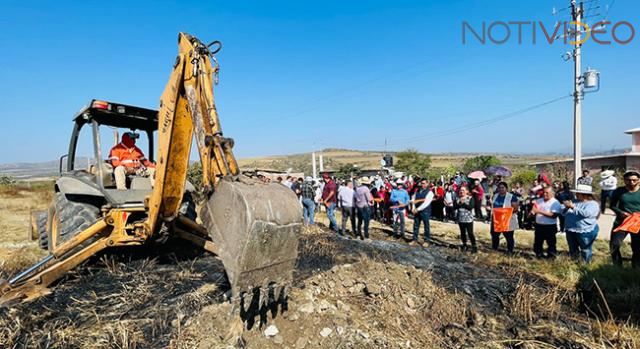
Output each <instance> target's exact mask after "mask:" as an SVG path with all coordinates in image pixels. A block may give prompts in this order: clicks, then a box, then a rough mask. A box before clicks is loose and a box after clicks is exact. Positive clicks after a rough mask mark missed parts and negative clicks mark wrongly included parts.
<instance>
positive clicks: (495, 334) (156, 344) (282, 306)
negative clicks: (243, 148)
mask: <svg viewBox="0 0 640 349" xmlns="http://www.w3.org/2000/svg"><path fill="white" fill-rule="evenodd" d="M14 194H15V193H10V195H9V194H7V193H1V192H0V199H5V200H0V202H3V204H4V205H5V206H4V207H3V210H2V211H0V212H3V215H2V216H0V218H2V220H1V221H0V228H2V229H3V230H2V231H0V233H1V234H5V231H9V232H11V234H12V236H8V234H5V235H3V237H2V239H3V240H0V244H2V245H0V246H2V248H3V249H4V250H1V251H0V252H2V255H0V259H1V261H2V262H1V263H0V274H1V275H2V276H3V277H4V276H6V275H8V274H12V273H14V272H15V271H16V270H18V269H19V268H21V267H24V266H28V264H29V263H31V262H32V260H36V259H37V258H39V257H41V255H42V253H41V252H38V250H37V248H35V243H33V242H27V241H26V237H27V234H26V229H27V222H28V219H27V218H26V217H27V216H28V211H29V210H30V209H32V208H34V207H32V205H34V206H35V208H42V207H46V204H44V203H46V201H47V198H46V195H47V194H46V193H42V192H38V191H35V192H33V191H26V192H25V193H23V194H20V195H22V196H24V197H14ZM7 195H9V196H7ZM9 198H10V200H8V199H9ZM22 200H24V201H22ZM322 221H323V220H322V218H321V219H320V222H321V223H322ZM20 226H21V227H22V229H19V227H20ZM483 229H484V227H482V225H480V224H478V230H479V231H478V236H479V237H480V251H479V253H477V254H470V253H467V252H462V251H460V250H459V248H458V241H457V235H456V228H455V226H454V225H452V224H444V223H439V222H434V223H433V230H434V236H435V238H436V242H435V243H434V244H432V245H430V246H428V247H426V248H425V247H421V246H410V245H408V244H407V242H406V241H403V240H395V239H392V238H390V237H389V235H388V234H389V232H388V230H387V229H386V228H385V227H383V226H380V225H375V227H374V229H373V232H372V237H373V239H372V240H371V241H360V240H355V239H348V238H341V237H337V236H336V235H335V234H333V233H330V232H328V231H327V230H326V229H325V228H323V226H322V225H321V226H320V227H314V228H310V229H306V230H305V232H304V233H303V235H302V236H301V241H300V247H299V259H298V263H297V266H296V270H295V280H294V283H293V285H291V287H290V288H289V290H288V293H287V295H288V297H287V300H286V301H285V302H279V303H276V302H273V303H272V304H271V306H270V307H269V308H265V309H260V310H259V311H258V312H257V313H255V314H251V315H246V314H243V315H244V319H245V320H246V321H242V320H240V318H241V317H240V313H241V306H239V304H240V302H239V300H235V299H233V300H229V299H227V296H228V294H229V293H228V291H229V285H228V282H227V279H226V276H225V273H224V268H223V266H222V264H221V263H220V262H219V261H218V260H217V259H216V258H215V257H213V256H211V255H205V254H201V255H197V256H194V255H193V254H188V255H186V254H181V253H175V252H174V251H172V250H167V251H160V252H158V251H153V252H150V251H123V252H124V253H119V254H117V255H116V254H105V255H102V256H98V257H96V258H94V259H93V260H91V261H90V262H89V263H87V264H85V265H84V266H83V267H81V268H78V269H77V270H76V271H74V272H72V273H70V274H69V275H68V276H67V277H65V278H64V279H63V280H61V282H60V283H59V284H58V285H57V286H56V288H55V290H54V292H53V293H52V294H50V295H48V296H45V297H43V298H40V299H38V300H36V301H34V302H32V303H28V304H20V305H17V306H13V307H10V308H2V309H0V348H164V347H168V348H229V347H246V348H296V349H299V348H640V331H639V330H638V328H637V326H636V325H635V324H636V323H638V322H637V320H636V318H634V317H633V316H634V315H633V313H631V314H626V313H624V314H623V313H622V312H618V310H617V309H616V308H615V307H614V306H613V304H612V306H611V307H609V306H607V305H606V303H605V302H595V303H589V305H592V306H591V307H588V306H586V305H585V296H584V294H583V293H581V292H579V291H578V289H577V285H580V283H581V282H583V281H582V279H583V278H584V275H585V274H584V273H583V271H582V269H581V267H580V266H577V265H576V264H575V263H572V262H570V261H566V260H564V259H562V258H561V259H560V260H558V261H555V262H550V261H539V260H535V259H533V258H532V257H531V256H530V253H529V252H528V249H529V247H530V245H529V244H530V236H529V235H530V234H529V233H526V232H522V233H520V235H519V239H518V244H519V246H520V249H519V252H518V254H517V255H516V256H512V257H507V256H505V255H504V254H503V253H500V252H497V253H496V252H493V251H490V250H489V249H488V239H487V236H486V235H488V234H486V232H484V230H483ZM12 244H15V245H12ZM563 248H564V246H563V245H562V244H561V246H560V249H561V250H562V249H563ZM596 251H597V258H604V257H603V256H604V255H605V250H604V245H599V246H597V247H596ZM19 256H24V257H23V258H22V257H20V258H19ZM25 263H26V264H25ZM594 268H596V267H594ZM607 272H608V271H607ZM629 277H636V275H635V274H631V276H629ZM637 280H638V279H637V278H636V279H635V282H636V283H637ZM625 282H628V281H625ZM603 288H604V286H603ZM628 292H629V293H627V294H623V295H622V297H625V298H626V299H627V300H630V299H635V298H633V297H634V296H632V295H633V294H636V293H638V289H637V288H636V289H629V290H628ZM604 293H605V294H607V297H608V296H609V294H608V290H607V289H605V291H604ZM635 297H637V296H635ZM597 300H601V299H600V298H597ZM593 304H595V305H593ZM610 308H611V309H610Z"/></svg>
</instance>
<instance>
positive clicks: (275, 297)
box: [273, 285, 284, 302]
mask: <svg viewBox="0 0 640 349" xmlns="http://www.w3.org/2000/svg"><path fill="white" fill-rule="evenodd" d="M283 287H284V286H278V285H275V286H274V287H273V300H274V301H275V302H279V301H280V294H281V293H282V288H283Z"/></svg>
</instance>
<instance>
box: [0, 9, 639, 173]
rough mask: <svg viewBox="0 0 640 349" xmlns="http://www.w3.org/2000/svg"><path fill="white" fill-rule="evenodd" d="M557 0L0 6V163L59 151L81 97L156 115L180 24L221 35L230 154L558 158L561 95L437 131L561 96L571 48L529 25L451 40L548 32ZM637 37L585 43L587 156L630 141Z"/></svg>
mask: <svg viewBox="0 0 640 349" xmlns="http://www.w3.org/2000/svg"><path fill="white" fill-rule="evenodd" d="M611 1H612V0H600V2H601V5H602V6H603V7H604V6H605V5H607V4H609V3H611ZM568 2H569V1H568V0H553V1H550V0H540V1H538V0H536V1H519V2H516V3H514V2H513V1H507V0H493V1H486V0H485V1H482V0H467V1H461V0H460V1H403V0H398V1H378V0H372V1H331V0H329V1H264V0H263V1H250V0H243V1H172V2H169V1H109V2H105V1H82V2H80V1H26V0H25V1H3V2H2V4H1V5H0V10H1V11H2V13H3V14H4V15H3V16H2V17H1V18H0V33H2V34H0V48H1V49H2V55H0V95H2V100H1V101H2V103H0V121H2V125H3V126H2V129H3V131H4V132H3V136H2V137H0V148H1V149H5V151H3V152H1V153H0V163H7V162H16V161H44V160H52V159H56V158H57V157H58V156H60V155H61V154H63V153H65V152H66V149H67V144H68V138H69V134H70V131H71V127H72V124H71V122H70V119H71V117H72V115H73V114H74V113H75V112H76V111H77V110H78V109H79V108H80V107H81V106H83V105H84V104H86V103H87V102H88V101H89V100H90V99H91V98H101V99H106V100H111V101H117V102H122V103H126V104H134V105H140V106H144V107H151V108H156V107H157V104H158V100H159V96H160V94H161V92H162V90H163V88H164V85H165V83H166V81H167V78H168V76H169V73H170V70H171V66H172V63H173V61H174V58H175V54H176V52H177V45H176V38H177V33H178V32H179V31H185V32H189V33H191V34H193V35H196V36H198V37H199V38H201V39H202V40H203V41H212V40H221V41H222V42H223V49H222V51H221V52H220V53H219V54H218V59H219V61H220V63H221V76H220V79H221V81H220V85H218V87H217V88H216V102H217V106H218V108H219V111H220V116H221V120H222V126H223V129H224V131H225V135H227V136H231V137H233V138H235V140H236V154H237V156H239V157H249V156H260V155H269V154H286V153H298V152H303V151H310V150H312V149H320V148H326V147H341V148H357V149H382V148H383V147H384V140H385V138H387V139H388V144H389V149H393V150H400V149H404V148H407V147H413V148H417V149H419V150H422V151H426V152H529V153H531V152H547V151H567V152H568V151H570V150H571V144H572V102H571V99H565V100H563V101H561V102H558V103H554V104H552V105H549V106H545V107H543V108H540V109H536V110H534V111H531V112H529V113H526V114H523V115H520V116H517V117H514V118H510V119H507V120H504V121H501V122H499V123H494V124H490V125H487V126H484V127H479V128H474V129H470V130H467V131H464V132H458V133H451V134H447V135H444V136H443V135H442V134H443V133H446V132H443V131H446V130H449V129H455V128H459V127H464V126H465V125H468V124H472V123H476V122H478V121H482V120H485V119H490V118H494V117H497V116H500V115H503V114H505V113H509V112H512V111H515V110H519V109H522V108H526V107H529V106H531V105H535V104H538V103H541V102H544V101H547V100H550V99H553V98H556V97H559V96H562V95H566V94H569V93H570V92H571V90H572V64H571V63H570V62H563V60H562V59H561V55H562V54H563V53H564V52H566V51H567V50H569V49H570V47H569V46H566V45H563V44H562V43H561V42H558V43H556V44H554V45H548V44H546V43H544V42H540V41H542V40H540V37H541V34H540V32H538V36H539V40H538V44H537V45H532V44H530V43H526V44H523V45H518V44H517V42H516V41H515V37H514V35H515V33H513V32H512V38H511V39H512V40H511V41H510V42H509V43H507V44H505V45H493V44H488V45H481V44H479V43H477V42H471V43H468V44H467V45H463V43H462V23H463V21H467V22H469V23H470V24H471V25H473V26H474V27H475V28H479V27H480V26H481V24H482V21H495V20H502V21H516V20H528V21H543V22H544V23H545V24H546V25H548V26H550V27H551V26H553V25H554V24H555V22H556V21H558V20H561V21H564V20H567V19H568V13H567V12H561V13H560V14H559V15H558V16H553V15H552V11H551V9H552V8H553V7H556V8H562V7H566V5H567V4H568ZM514 4H517V5H514ZM638 12H640V2H638V1H632V0H617V1H615V4H614V6H613V7H612V8H611V10H610V13H609V19H610V20H612V21H619V20H628V21H630V22H631V23H633V24H634V25H636V26H640V22H638V21H637V18H638V17H637V16H632V15H631V14H632V13H638ZM620 33H621V36H628V33H625V32H624V30H621V31H620ZM636 34H638V33H636ZM527 35H530V32H529V33H527V31H525V38H526V39H529V41H530V38H529V37H528V36H527ZM607 35H610V34H607ZM609 37H610V36H609ZM639 42H640V38H635V40H634V41H633V42H632V43H631V44H628V45H624V46H623V45H619V44H615V45H611V46H603V45H596V44H594V43H592V42H588V43H587V44H586V45H585V48H584V61H583V65H584V67H585V68H586V67H587V66H592V67H594V68H597V69H598V70H600V71H601V72H602V82H603V85H602V90H601V91H600V92H598V93H596V94H592V95H588V96H587V97H586V100H585V103H584V146H585V150H590V151H597V150H608V149H611V148H613V147H627V146H628V145H629V143H630V139H629V136H627V135H624V134H623V133H622V131H624V130H626V129H629V128H633V127H638V126H640V118H638V116H639V112H638V109H637V107H636V106H635V102H636V101H635V100H634V99H635V98H637V96H636V95H637V93H635V92H636V91H637V82H638V70H637V60H638V58H639V57H640V55H639V53H640V49H639V48H638V43H639ZM436 136H437V137H436Z"/></svg>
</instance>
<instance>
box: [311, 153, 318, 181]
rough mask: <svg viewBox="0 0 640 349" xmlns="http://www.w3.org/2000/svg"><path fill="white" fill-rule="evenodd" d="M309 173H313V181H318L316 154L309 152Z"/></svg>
mask: <svg viewBox="0 0 640 349" xmlns="http://www.w3.org/2000/svg"><path fill="white" fill-rule="evenodd" d="M311 168H312V170H311V172H313V180H314V181H315V180H316V179H318V172H317V171H316V152H315V151H314V152H311Z"/></svg>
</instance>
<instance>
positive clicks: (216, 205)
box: [201, 177, 302, 304]
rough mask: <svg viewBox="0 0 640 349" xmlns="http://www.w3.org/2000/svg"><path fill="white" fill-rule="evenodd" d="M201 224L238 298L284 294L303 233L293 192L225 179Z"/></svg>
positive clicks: (264, 184)
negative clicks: (258, 292)
mask: <svg viewBox="0 0 640 349" xmlns="http://www.w3.org/2000/svg"><path fill="white" fill-rule="evenodd" d="M201 218H202V221H203V223H204V226H205V227H206V228H207V231H208V232H209V235H210V236H211V239H212V240H213V243H214V244H215V245H216V249H217V252H218V256H219V257H220V259H221V260H222V263H223V264H224V267H225V269H226V272H227V276H228V278H229V282H230V284H231V290H232V293H233V297H239V296H243V295H245V294H248V295H252V294H254V295H255V294H257V290H256V289H257V288H259V290H260V300H259V303H260V304H264V303H265V298H267V295H269V294H271V295H273V294H275V295H276V297H275V298H276V300H277V298H278V297H277V296H278V295H280V294H281V291H282V290H283V288H284V287H286V286H287V284H289V283H290V282H291V280H292V276H293V275H292V274H293V268H294V266H295V263H296V258H297V255H298V238H299V234H300V231H301V228H302V208H301V205H300V203H299V201H298V199H297V197H296V195H295V194H294V193H293V191H292V190H291V189H289V188H287V187H285V186H283V185H281V184H276V183H273V184H266V183H263V182H260V181H256V180H252V179H249V178H246V177H241V180H231V179H224V180H221V181H220V182H219V183H218V186H217V188H216V190H215V192H214V193H213V194H212V195H211V197H210V198H209V200H208V201H207V202H206V203H205V205H204V207H203V208H202V212H201Z"/></svg>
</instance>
